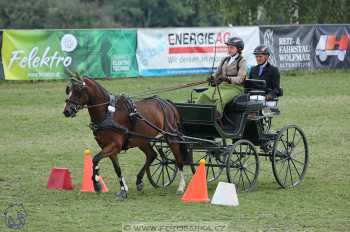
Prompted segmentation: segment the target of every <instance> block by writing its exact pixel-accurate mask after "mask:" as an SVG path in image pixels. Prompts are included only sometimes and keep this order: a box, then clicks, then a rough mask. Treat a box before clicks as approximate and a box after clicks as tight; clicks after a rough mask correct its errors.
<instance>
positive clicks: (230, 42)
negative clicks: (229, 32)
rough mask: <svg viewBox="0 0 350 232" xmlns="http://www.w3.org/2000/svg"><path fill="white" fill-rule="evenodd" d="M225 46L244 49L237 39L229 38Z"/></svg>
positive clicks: (240, 41) (242, 43) (241, 42)
mask: <svg viewBox="0 0 350 232" xmlns="http://www.w3.org/2000/svg"><path fill="white" fill-rule="evenodd" d="M225 44H226V45H230V46H235V47H236V48H237V49H238V50H243V49H244V42H243V40H242V39H241V38H239V37H231V38H229V39H228V40H227V42H226V43H225Z"/></svg>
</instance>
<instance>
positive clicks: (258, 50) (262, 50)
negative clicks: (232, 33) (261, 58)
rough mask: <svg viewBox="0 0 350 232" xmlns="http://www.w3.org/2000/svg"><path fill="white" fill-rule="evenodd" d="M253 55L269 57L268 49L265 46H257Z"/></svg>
mask: <svg viewBox="0 0 350 232" xmlns="http://www.w3.org/2000/svg"><path fill="white" fill-rule="evenodd" d="M253 54H254V55H268V56H269V55H270V49H269V48H268V47H266V46H265V45H259V46H257V47H256V48H255V49H254V52H253Z"/></svg>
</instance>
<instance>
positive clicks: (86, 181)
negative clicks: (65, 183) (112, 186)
mask: <svg viewBox="0 0 350 232" xmlns="http://www.w3.org/2000/svg"><path fill="white" fill-rule="evenodd" d="M91 177H92V156H91V151H90V150H89V149H86V150H85V151H84V173H83V180H82V184H81V189H80V192H95V189H94V184H93V183H92V179H91ZM99 179H100V183H101V185H102V192H108V188H107V185H106V184H105V183H104V181H103V179H102V177H101V176H100V178H99Z"/></svg>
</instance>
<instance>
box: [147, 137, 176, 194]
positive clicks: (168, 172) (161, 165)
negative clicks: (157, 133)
mask: <svg viewBox="0 0 350 232" xmlns="http://www.w3.org/2000/svg"><path fill="white" fill-rule="evenodd" d="M153 149H154V150H155V151H156V152H157V153H158V154H157V157H156V158H155V159H154V161H153V162H152V163H151V164H150V165H149V167H147V168H146V173H147V177H148V180H149V182H150V183H151V184H152V185H153V187H155V188H159V187H162V188H164V187H167V186H169V185H170V184H171V183H172V182H173V181H174V180H175V177H176V174H177V169H178V168H177V165H176V162H175V159H174V156H173V153H172V152H171V150H170V147H169V146H168V145H167V144H165V143H163V142H159V143H155V144H154V145H153Z"/></svg>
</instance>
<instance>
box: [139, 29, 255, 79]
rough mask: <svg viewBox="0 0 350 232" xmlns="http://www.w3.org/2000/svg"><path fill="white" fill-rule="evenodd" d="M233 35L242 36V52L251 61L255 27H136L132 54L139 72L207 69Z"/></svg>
mask: <svg viewBox="0 0 350 232" xmlns="http://www.w3.org/2000/svg"><path fill="white" fill-rule="evenodd" d="M233 36H238V37H241V38H242V39H243V41H244V43H245V48H244V51H243V56H244V57H245V58H246V60H247V62H248V65H250V66H251V65H254V64H255V58H254V55H253V54H252V52H253V50H254V48H255V47H256V46H258V45H259V28H258V27H222V28H220V27H214V28H164V29H139V30H138V31H137V44H138V46H137V52H136V57H137V61H138V65H139V72H140V75H141V76H163V75H183V74H201V73H210V72H211V70H212V68H213V67H214V68H216V67H217V66H218V64H219V62H220V61H221V60H222V59H223V58H224V57H226V56H227V49H226V45H225V42H226V41H227V39H228V38H230V37H233ZM214 58H215V61H214Z"/></svg>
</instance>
